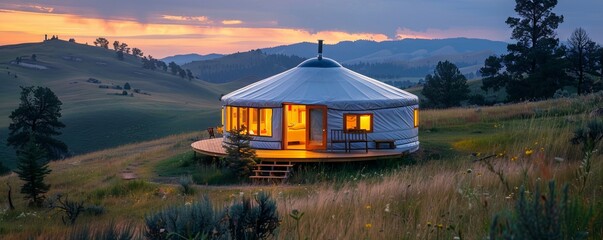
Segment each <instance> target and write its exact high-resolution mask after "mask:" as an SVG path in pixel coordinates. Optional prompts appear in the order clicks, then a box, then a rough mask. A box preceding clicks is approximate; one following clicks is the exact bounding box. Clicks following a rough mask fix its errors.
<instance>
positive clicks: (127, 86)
mask: <svg viewBox="0 0 603 240" xmlns="http://www.w3.org/2000/svg"><path fill="white" fill-rule="evenodd" d="M131 88H132V87H131V86H130V83H126V84H124V89H125V90H130V89H131Z"/></svg>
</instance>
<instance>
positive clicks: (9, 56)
mask: <svg viewBox="0 0 603 240" xmlns="http://www.w3.org/2000/svg"><path fill="white" fill-rule="evenodd" d="M32 54H35V55H36V59H37V61H33V60H32V59H31V56H32ZM17 57H21V58H23V59H24V60H23V62H24V63H26V64H28V65H17V64H15V63H14V60H15V59H16V58H17ZM40 68H42V69H40ZM90 78H94V79H97V80H99V81H100V83H99V84H95V83H90V82H88V81H87V80H88V79H90ZM125 83H129V84H130V85H131V86H132V90H127V92H128V96H123V95H120V94H121V93H122V91H123V90H121V89H110V88H109V89H104V88H99V85H106V86H109V87H110V86H121V87H123V86H124V84H125ZM31 85H35V86H46V87H49V88H50V89H51V90H52V91H53V92H55V94H56V95H57V96H58V97H59V99H60V100H61V101H62V102H63V106H62V108H63V111H62V114H63V117H62V118H61V121H63V122H64V123H65V124H66V125H67V127H66V128H64V129H63V130H62V132H63V135H61V136H60V137H59V138H60V139H62V140H63V141H64V142H66V143H67V145H68V146H69V148H70V151H72V153H73V154H82V153H87V152H91V151H95V150H101V149H106V148H110V147H116V146H119V145H123V144H126V143H132V142H139V141H144V140H151V139H156V138H160V137H165V136H167V135H170V134H176V133H183V132H190V131H194V130H199V129H204V128H207V127H210V126H216V125H218V124H219V123H220V122H219V121H220V119H219V106H220V104H219V100H218V99H219V97H220V94H222V93H228V92H230V91H232V90H233V89H236V88H238V87H240V86H238V85H237V84H236V83H231V84H227V85H226V84H225V85H216V84H208V83H205V82H203V81H199V80H196V79H193V80H192V81H189V80H188V79H182V78H180V77H178V76H175V75H172V74H171V73H169V72H163V71H162V70H155V71H152V70H147V69H143V68H142V63H141V60H140V58H135V57H133V56H130V55H126V56H125V59H124V60H123V61H120V60H118V59H117V57H116V54H115V51H113V50H110V49H109V50H108V49H104V48H100V47H95V46H87V45H85V44H76V43H70V42H66V41H60V40H52V41H45V42H42V43H27V44H19V45H9V46H2V47H0V116H5V117H3V118H0V161H2V162H3V163H5V164H6V165H8V166H10V167H14V160H15V157H14V150H13V149H11V148H8V147H6V142H5V141H6V137H7V134H8V125H9V124H10V119H9V118H8V116H9V115H10V112H11V111H12V110H14V109H15V108H17V106H18V104H19V93H20V89H19V86H31ZM133 89H140V93H135V92H133ZM118 94H119V95H118ZM130 94H132V96H130Z"/></svg>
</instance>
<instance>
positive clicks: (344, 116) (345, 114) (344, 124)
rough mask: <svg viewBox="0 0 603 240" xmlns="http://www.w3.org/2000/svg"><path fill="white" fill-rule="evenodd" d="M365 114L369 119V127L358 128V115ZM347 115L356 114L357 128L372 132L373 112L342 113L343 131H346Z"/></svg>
mask: <svg viewBox="0 0 603 240" xmlns="http://www.w3.org/2000/svg"><path fill="white" fill-rule="evenodd" d="M364 115H367V116H369V117H370V121H369V125H370V129H369V130H366V129H361V128H360V116H364ZM348 116H356V126H358V130H365V131H366V132H367V133H372V132H373V130H374V128H375V126H374V124H373V123H374V121H375V119H374V117H375V115H374V114H373V113H344V114H343V131H344V132H348V120H347V118H348Z"/></svg>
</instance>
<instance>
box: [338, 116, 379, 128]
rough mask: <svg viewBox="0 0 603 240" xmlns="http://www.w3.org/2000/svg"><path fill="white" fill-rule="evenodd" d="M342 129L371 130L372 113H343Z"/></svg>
mask: <svg viewBox="0 0 603 240" xmlns="http://www.w3.org/2000/svg"><path fill="white" fill-rule="evenodd" d="M343 118H344V122H343V129H345V130H346V131H348V130H360V129H362V130H366V131H367V132H372V131H373V114H371V113H363V114H344V115H343Z"/></svg>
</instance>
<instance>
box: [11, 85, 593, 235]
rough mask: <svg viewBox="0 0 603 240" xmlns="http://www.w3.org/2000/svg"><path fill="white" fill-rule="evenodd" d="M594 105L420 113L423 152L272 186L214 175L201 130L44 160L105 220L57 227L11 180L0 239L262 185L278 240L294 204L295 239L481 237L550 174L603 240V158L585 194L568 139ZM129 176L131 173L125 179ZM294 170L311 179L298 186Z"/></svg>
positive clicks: (576, 152) (136, 219) (55, 178)
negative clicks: (200, 161)
mask: <svg viewBox="0 0 603 240" xmlns="http://www.w3.org/2000/svg"><path fill="white" fill-rule="evenodd" d="M597 107H603V96H602V95H590V96H585V97H580V98H573V99H558V100H550V101H544V102H527V103H519V104H512V105H503V106H495V107H483V108H479V109H476V108H457V109H448V110H425V111H422V115H421V119H420V120H421V123H420V134H419V137H420V141H421V150H420V151H418V152H417V153H414V154H412V155H411V156H409V157H408V158H404V159H391V160H387V161H389V162H365V163H363V164H359V165H357V166H351V165H348V166H344V165H341V167H337V166H327V165H324V164H322V165H320V164H306V165H304V169H305V170H304V171H303V172H302V171H300V172H298V173H295V174H298V176H296V177H294V178H293V179H291V181H290V182H289V183H285V184H277V185H252V184H247V183H245V184H238V185H232V183H230V184H228V185H217V184H219V181H217V180H215V179H221V178H222V179H224V178H229V177H228V175H225V173H222V172H220V171H221V169H220V168H219V167H212V166H206V165H197V164H196V163H195V162H194V161H192V159H191V154H190V152H191V150H190V146H189V145H190V143H191V142H192V141H195V140H197V139H199V138H205V136H204V133H203V132H193V133H188V134H181V135H174V136H169V137H166V138H161V139H158V140H153V141H148V142H141V143H137V144H129V145H125V146H121V147H118V148H113V149H108V150H103V151H98V152H93V153H89V154H84V155H80V156H76V157H73V158H69V159H66V160H64V161H60V162H52V163H51V164H50V168H51V169H52V170H53V172H52V173H51V174H50V175H49V176H48V179H47V180H48V182H49V183H50V184H51V185H52V187H51V191H50V192H49V193H48V196H52V195H53V194H56V193H63V194H67V195H68V196H69V198H70V199H78V200H85V203H86V204H87V205H98V206H102V207H104V208H105V209H106V212H105V213H104V214H102V215H100V216H94V215H92V214H89V213H85V214H83V215H82V216H81V217H80V218H79V219H78V220H77V222H76V225H75V226H65V225H63V223H62V222H61V220H60V214H57V213H55V212H49V211H47V210H40V209H29V208H26V207H25V205H26V203H25V202H24V200H23V199H22V196H21V195H20V194H18V193H14V192H15V191H17V192H18V190H15V189H18V188H19V186H20V184H21V182H20V181H19V180H18V179H17V177H16V176H15V175H9V176H3V177H1V178H0V181H1V182H8V183H10V184H11V186H12V187H13V194H14V195H15V196H14V201H15V205H16V207H17V209H16V210H14V211H10V210H3V211H2V212H0V234H1V235H2V238H3V239H23V238H29V237H32V238H34V239H36V238H38V239H45V238H48V237H49V236H50V237H52V236H54V237H56V238H63V237H64V235H65V234H68V233H69V231H71V230H72V229H73V228H76V227H82V226H84V225H86V224H87V225H91V226H101V225H104V224H108V223H110V222H112V221H113V222H115V221H116V222H117V223H118V224H126V223H131V224H134V226H136V228H137V229H138V231H141V229H143V228H144V221H143V217H144V216H145V215H146V214H148V213H150V212H155V211H158V210H160V209H162V208H164V207H166V206H171V205H183V204H187V203H189V202H193V201H197V200H198V199H200V197H201V196H203V195H206V196H209V198H210V199H211V200H212V201H213V202H214V203H215V204H216V205H217V206H218V207H220V206H226V205H229V204H230V203H231V202H232V201H233V200H235V199H238V198H240V197H241V196H253V194H255V193H257V192H259V191H266V192H269V193H270V194H271V195H272V196H273V197H274V198H275V199H276V200H277V204H278V211H279V215H280V217H281V220H282V221H281V226H280V228H279V231H278V233H277V236H276V238H277V239H297V238H298V235H297V234H298V229H297V227H296V222H295V221H294V220H293V219H292V218H291V217H289V213H290V212H291V211H292V210H293V209H296V210H299V211H301V212H303V213H304V216H303V218H302V219H301V220H300V222H299V224H300V225H299V226H300V229H299V232H300V235H301V238H306V237H307V238H308V239H360V238H362V239H453V238H454V237H459V236H460V237H462V239H484V238H486V237H487V236H488V232H489V229H490V224H491V223H492V218H493V217H494V216H495V215H497V214H499V213H501V212H505V211H511V210H512V209H513V207H514V206H515V201H516V199H517V196H518V195H519V194H520V192H519V191H520V189H522V188H521V186H524V187H525V191H529V192H534V191H535V190H536V189H537V188H540V189H542V190H545V189H546V185H547V182H549V181H550V180H555V181H556V182H557V184H558V186H560V187H559V188H561V186H564V185H567V186H568V187H569V192H570V196H571V197H572V198H571V199H572V201H577V202H579V203H581V204H585V205H586V206H590V207H592V209H593V212H594V215H593V217H592V219H591V220H590V222H589V225H588V226H589V227H590V228H589V229H587V230H588V231H589V239H600V238H601V237H603V202H602V201H601V199H602V197H603V174H602V173H603V157H602V156H601V155H600V154H599V155H595V158H594V161H593V165H592V169H591V174H590V175H589V178H588V181H587V182H586V184H585V188H584V191H582V192H580V191H579V190H578V189H579V188H580V185H581V184H580V183H579V181H577V180H576V178H577V171H578V169H579V168H580V160H581V159H582V152H581V151H580V146H575V145H572V144H571V143H570V141H569V139H570V138H571V137H572V134H573V131H574V129H576V128H577V127H578V126H581V125H582V124H584V122H585V121H587V120H588V119H589V117H588V113H589V112H590V111H591V110H592V109H594V108H597ZM598 148H599V149H600V148H601V146H598ZM491 154H493V155H496V157H494V158H490V159H488V162H489V163H490V164H491V166H492V167H493V169H494V170H495V171H491V170H489V169H488V165H487V164H485V162H484V161H477V162H476V161H474V160H476V159H478V158H481V157H483V156H488V155H491ZM297 169H300V168H299V167H298V168H297ZM124 171H129V172H133V173H135V174H136V175H137V176H138V179H137V180H133V181H132V180H131V181H125V180H122V179H121V178H120V173H121V172H124ZM195 171H201V172H204V174H200V175H202V176H198V177H197V179H196V181H197V182H199V183H200V184H199V185H197V186H195V193H194V194H192V195H184V194H182V193H181V191H180V189H179V185H178V184H177V180H175V178H177V177H179V176H182V175H189V174H190V175H193V177H194V174H195ZM496 172H497V173H498V175H497V173H496ZM212 174H213V176H212ZM204 176H205V177H207V178H203V177H204ZM301 176H306V178H315V179H317V180H314V181H304V179H302V178H304V177H301ZM208 179H213V180H208ZM501 179H503V180H501ZM174 183H176V184H174ZM206 184H207V185H206ZM507 185H508V188H507ZM0 192H2V194H0V196H1V197H0V205H1V206H6V205H7V199H6V197H5V196H6V195H4V193H6V192H7V186H6V185H5V184H2V185H1V186H0ZM138 233H140V232H138Z"/></svg>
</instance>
